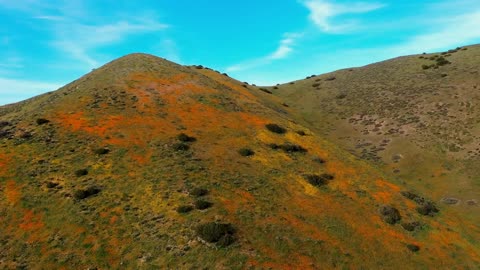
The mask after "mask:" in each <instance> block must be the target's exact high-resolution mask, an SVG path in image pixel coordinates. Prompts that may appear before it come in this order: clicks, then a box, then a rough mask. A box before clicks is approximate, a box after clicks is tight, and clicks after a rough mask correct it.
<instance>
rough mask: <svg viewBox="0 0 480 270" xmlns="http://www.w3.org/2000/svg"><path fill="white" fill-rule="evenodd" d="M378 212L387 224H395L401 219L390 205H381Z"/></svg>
mask: <svg viewBox="0 0 480 270" xmlns="http://www.w3.org/2000/svg"><path fill="white" fill-rule="evenodd" d="M379 211H380V214H381V215H382V217H383V220H384V221H385V222H386V223H388V224H395V223H397V222H399V221H400V220H401V219H402V217H401V216H400V212H399V211H398V209H397V208H395V207H393V206H391V205H383V206H381V207H380V210H379Z"/></svg>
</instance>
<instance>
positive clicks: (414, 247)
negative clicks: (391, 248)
mask: <svg viewBox="0 0 480 270" xmlns="http://www.w3.org/2000/svg"><path fill="white" fill-rule="evenodd" d="M407 248H408V249H409V250H410V251H412V252H418V251H420V247H419V246H417V245H414V244H408V245H407Z"/></svg>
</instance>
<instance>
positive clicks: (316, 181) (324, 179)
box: [303, 173, 335, 187]
mask: <svg viewBox="0 0 480 270" xmlns="http://www.w3.org/2000/svg"><path fill="white" fill-rule="evenodd" d="M303 178H305V180H307V182H308V183H310V184H311V185H312V186H316V187H320V186H324V185H326V184H328V182H329V181H331V180H333V179H334V178H335V177H334V176H333V175H331V174H327V173H324V174H320V175H318V174H306V175H304V176H303Z"/></svg>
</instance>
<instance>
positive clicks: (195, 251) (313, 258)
mask: <svg viewBox="0 0 480 270" xmlns="http://www.w3.org/2000/svg"><path fill="white" fill-rule="evenodd" d="M0 117H1V130H0V131H1V133H0V135H1V136H0V137H1V141H0V143H1V148H0V149H1V150H0V194H1V197H0V198H1V200H0V211H1V215H0V219H1V221H0V241H1V243H2V249H1V250H0V267H1V268H7V269H11V268H22V267H23V268H29V269H30V268H31V269H54V268H62V267H63V268H65V269H71V268H75V269H82V268H88V267H90V268H94V267H97V268H99V269H107V268H127V269H150V268H177V269H178V268H181V269H191V268H200V267H203V268H216V269H243V268H248V267H253V268H268V267H270V268H274V269H293V268H294V269H332V268H339V269H342V268H358V269H374V268H378V269H396V268H398V266H399V265H402V268H425V269H427V268H432V267H446V268H452V269H454V268H457V267H458V268H468V267H470V268H472V269H474V268H476V267H478V266H479V265H480V256H479V246H478V244H477V243H476V241H475V239H476V238H475V237H476V236H477V235H478V233H479V232H478V227H476V226H475V224H473V223H470V222H468V221H460V220H459V219H458V217H456V216H455V215H454V214H452V213H445V211H444V208H443V207H440V212H439V213H435V211H433V210H435V207H434V206H433V205H432V204H430V203H428V202H427V199H423V201H422V199H421V198H420V197H417V198H414V196H413V195H412V196H410V195H411V194H410V195H409V196H407V197H410V199H408V198H407V197H405V194H407V193H404V195H402V194H401V193H400V192H401V191H402V190H403V189H404V187H402V186H399V185H397V184H394V183H392V182H390V181H388V180H387V178H386V177H385V176H384V175H383V174H382V173H381V172H380V171H378V170H376V169H375V168H373V167H372V166H370V165H369V164H368V163H366V162H364V161H361V160H358V159H357V158H355V156H353V155H351V154H349V153H347V152H345V151H343V150H340V148H338V147H337V146H335V145H333V144H331V143H329V142H328V141H326V140H324V139H322V138H321V137H319V136H317V135H316V134H315V133H314V132H313V131H312V129H309V127H308V126H305V125H302V124H301V123H302V121H300V120H298V121H296V120H295V119H296V117H295V113H294V112H293V111H292V110H291V109H289V108H287V107H285V106H282V105H281V102H280V99H278V98H276V97H274V96H272V95H270V94H268V93H265V91H260V89H258V88H256V87H253V86H248V85H243V84H242V83H240V82H238V81H235V80H233V79H230V78H228V77H227V76H225V75H222V74H219V73H217V72H214V71H211V70H208V69H201V68H199V67H183V66H179V65H176V64H174V63H171V62H168V61H166V60H164V59H160V58H157V57H154V56H150V55H144V54H132V55H128V56H125V57H123V58H120V59H118V60H115V61H113V62H111V63H109V64H107V65H105V66H103V67H101V68H99V69H97V70H95V71H93V72H91V73H89V74H87V75H85V76H84V77H82V78H80V79H79V80H77V81H74V82H72V83H71V84H69V85H67V86H65V87H63V88H61V89H59V90H58V91H55V92H52V93H49V94H45V95H42V96H39V97H36V98H33V99H30V100H27V101H24V102H21V103H19V104H14V105H9V106H5V107H2V108H1V109H0ZM269 124H276V125H278V126H276V125H269ZM267 126H268V127H269V128H267ZM332 178H333V179H332ZM407 195H408V194H407ZM412 198H414V199H416V200H417V202H415V201H413V200H411V199H412ZM200 200H203V202H201V201H200ZM193 206H195V207H193ZM429 207H430V208H429ZM192 208H197V209H192ZM427 208H428V209H427ZM396 209H398V212H397V210H396ZM425 210H428V211H427V212H425ZM430 210H432V211H430ZM424 214H429V215H424ZM398 215H400V216H401V220H398V219H399V217H398ZM386 221H388V222H386ZM209 222H216V223H213V225H212V224H210V225H207V226H203V227H202V226H201V225H203V224H209ZM460 222H462V223H461V224H460ZM389 223H393V224H389ZM215 224H216V225H215ZM401 224H402V225H401ZM409 225H410V226H409ZM404 228H410V229H413V231H409V230H406V229H404ZM208 242H213V243H208ZM215 242H216V244H215ZM418 249H419V250H418ZM372 258H374V259H372Z"/></svg>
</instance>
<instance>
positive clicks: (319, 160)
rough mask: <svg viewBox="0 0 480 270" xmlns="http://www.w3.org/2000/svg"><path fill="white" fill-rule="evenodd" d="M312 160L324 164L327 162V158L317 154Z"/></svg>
mask: <svg viewBox="0 0 480 270" xmlns="http://www.w3.org/2000/svg"><path fill="white" fill-rule="evenodd" d="M312 160H313V161H314V162H316V163H320V164H323V163H325V162H326V161H325V159H323V158H321V157H318V156H317V157H314V158H313V159H312Z"/></svg>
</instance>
